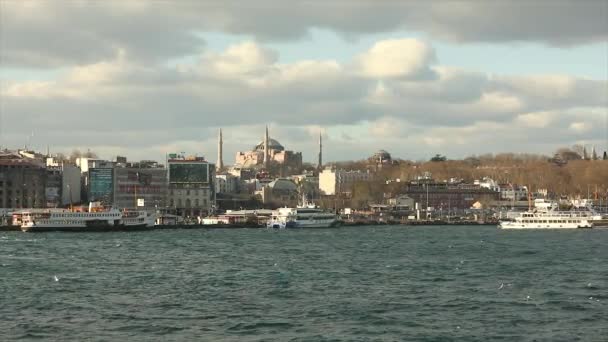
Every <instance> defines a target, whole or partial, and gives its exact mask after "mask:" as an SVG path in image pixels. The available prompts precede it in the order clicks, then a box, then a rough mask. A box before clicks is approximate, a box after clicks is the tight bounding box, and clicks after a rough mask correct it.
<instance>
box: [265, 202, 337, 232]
mask: <svg viewBox="0 0 608 342" xmlns="http://www.w3.org/2000/svg"><path fill="white" fill-rule="evenodd" d="M337 224H338V216H337V215H336V214H334V213H331V212H327V211H325V210H323V209H321V208H318V207H316V206H314V205H308V206H302V207H297V208H279V209H277V210H275V211H273V213H272V216H271V218H270V220H268V223H267V224H266V227H267V228H278V229H284V228H329V227H335V226H336V225H337Z"/></svg>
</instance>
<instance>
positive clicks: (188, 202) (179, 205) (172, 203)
mask: <svg viewBox="0 0 608 342" xmlns="http://www.w3.org/2000/svg"><path fill="white" fill-rule="evenodd" d="M185 202H186V208H190V207H192V201H191V200H190V199H186V201H185ZM183 203H184V202H183V201H182V199H181V198H178V199H177V201H173V199H170V200H169V206H170V207H177V208H182V204H183ZM200 205H201V202H200V201H199V200H198V198H197V199H195V200H194V207H199V206H200ZM206 206H207V200H206V199H204V200H203V207H206Z"/></svg>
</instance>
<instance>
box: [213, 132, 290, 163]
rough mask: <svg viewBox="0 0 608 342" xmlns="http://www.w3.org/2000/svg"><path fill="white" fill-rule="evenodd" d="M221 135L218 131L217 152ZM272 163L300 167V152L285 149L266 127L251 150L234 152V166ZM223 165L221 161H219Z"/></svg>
mask: <svg viewBox="0 0 608 342" xmlns="http://www.w3.org/2000/svg"><path fill="white" fill-rule="evenodd" d="M221 144H222V137H221V131H220V140H219V145H218V153H219V155H221V152H222V146H221ZM218 164H220V162H219V161H218ZM273 164H278V165H281V166H283V167H286V168H293V169H298V168H300V167H302V152H294V151H289V150H286V149H285V147H283V145H281V143H280V142H278V141H277V140H275V139H272V138H270V136H269V135H268V127H266V133H265V135H264V139H263V140H262V141H261V142H260V143H258V144H257V145H256V146H254V147H253V149H252V150H251V151H242V152H237V153H236V158H235V167H239V168H251V169H259V168H265V169H267V168H269V167H270V166H271V165H273ZM221 165H222V166H223V161H222V162H221Z"/></svg>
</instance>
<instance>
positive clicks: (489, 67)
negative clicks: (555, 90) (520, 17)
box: [199, 29, 608, 80]
mask: <svg viewBox="0 0 608 342" xmlns="http://www.w3.org/2000/svg"><path fill="white" fill-rule="evenodd" d="M199 35H200V37H201V38H203V39H204V40H205V42H206V48H208V49H210V50H213V51H223V50H224V49H226V48H227V47H228V46H230V45H232V44H236V43H238V42H241V41H244V40H253V39H255V38H254V37H253V36H251V35H230V34H225V33H221V32H201V33H199ZM402 37H410V38H419V39H425V40H431V39H430V38H429V37H427V36H425V35H424V34H420V33H416V32H408V31H396V32H390V33H379V34H370V35H365V36H362V37H350V38H349V37H346V36H344V35H339V34H337V33H335V32H332V31H328V30H321V29H311V30H310V34H309V35H308V36H306V37H304V38H302V39H299V40H296V41H291V42H276V43H269V44H266V46H268V47H271V48H273V49H275V50H277V51H279V57H280V60H279V61H280V62H282V63H293V62H296V61H299V60H302V59H315V60H327V59H333V60H337V61H339V62H348V61H350V60H351V59H352V58H353V56H355V55H357V54H360V53H362V52H363V51H365V50H367V49H368V48H369V47H370V46H372V45H373V44H374V43H375V42H376V41H378V40H383V39H391V38H393V39H395V38H402ZM433 46H434V48H435V50H436V51H437V55H438V56H441V59H440V61H439V62H440V63H441V64H446V65H451V66H455V67H461V68H465V69H471V70H478V71H485V72H489V73H497V74H508V75H526V74H567V75H572V76H579V77H585V78H589V79H597V80H605V79H606V77H607V75H608V63H607V61H606V59H607V55H608V48H607V46H606V43H605V42H599V43H595V44H589V45H583V46H576V47H573V48H568V49H564V48H560V47H553V46H548V45H547V44H543V43H535V42H511V43H508V44H504V43H503V44H498V43H494V44H492V43H469V44H457V43H447V42H442V41H433Z"/></svg>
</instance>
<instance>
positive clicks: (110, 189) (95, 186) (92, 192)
mask: <svg viewBox="0 0 608 342" xmlns="http://www.w3.org/2000/svg"><path fill="white" fill-rule="evenodd" d="M89 186H90V187H89V200H90V201H100V202H103V203H104V204H108V203H111V202H112V197H113V193H114V169H105V168H104V169H97V168H95V169H89Z"/></svg>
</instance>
